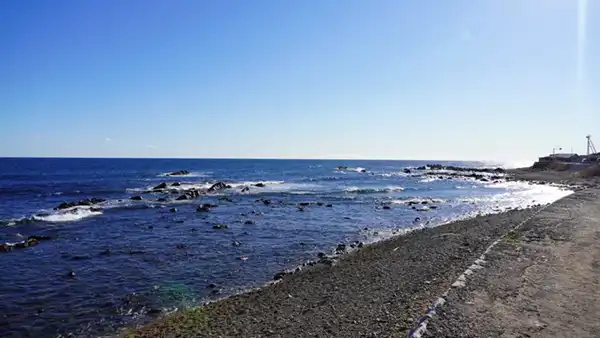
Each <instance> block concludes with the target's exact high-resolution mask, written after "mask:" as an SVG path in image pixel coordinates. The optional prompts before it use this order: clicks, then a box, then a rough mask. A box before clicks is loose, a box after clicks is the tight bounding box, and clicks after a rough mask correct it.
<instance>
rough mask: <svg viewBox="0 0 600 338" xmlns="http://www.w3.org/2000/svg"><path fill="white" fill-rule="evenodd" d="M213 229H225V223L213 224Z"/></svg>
mask: <svg viewBox="0 0 600 338" xmlns="http://www.w3.org/2000/svg"><path fill="white" fill-rule="evenodd" d="M213 229H227V225H225V224H217V225H213Z"/></svg>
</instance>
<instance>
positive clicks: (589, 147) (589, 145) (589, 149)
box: [585, 135, 597, 156]
mask: <svg viewBox="0 0 600 338" xmlns="http://www.w3.org/2000/svg"><path fill="white" fill-rule="evenodd" d="M585 138H586V139H587V156H590V154H595V153H597V151H596V147H594V142H592V135H588V136H586V137H585Z"/></svg>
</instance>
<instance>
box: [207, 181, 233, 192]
mask: <svg viewBox="0 0 600 338" xmlns="http://www.w3.org/2000/svg"><path fill="white" fill-rule="evenodd" d="M227 187H231V186H228V185H227V184H225V183H223V182H217V183H215V184H213V185H212V186H211V187H210V188H208V192H216V191H220V190H225V189H227Z"/></svg>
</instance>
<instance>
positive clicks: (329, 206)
mask: <svg viewBox="0 0 600 338" xmlns="http://www.w3.org/2000/svg"><path fill="white" fill-rule="evenodd" d="M325 206H326V207H327V208H332V207H333V204H327V205H325Z"/></svg>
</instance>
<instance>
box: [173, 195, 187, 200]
mask: <svg viewBox="0 0 600 338" xmlns="http://www.w3.org/2000/svg"><path fill="white" fill-rule="evenodd" d="M188 198H189V197H188V196H187V195H181V196H179V197H177V198H176V199H175V200H176V201H184V200H187V199H188Z"/></svg>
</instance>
